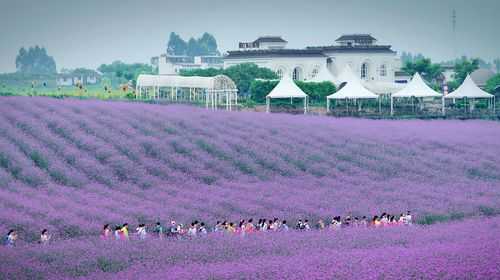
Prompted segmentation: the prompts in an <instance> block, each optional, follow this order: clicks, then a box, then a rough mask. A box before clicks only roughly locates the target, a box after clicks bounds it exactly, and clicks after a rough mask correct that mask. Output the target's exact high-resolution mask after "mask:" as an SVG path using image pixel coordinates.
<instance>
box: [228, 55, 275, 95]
mask: <svg viewBox="0 0 500 280" xmlns="http://www.w3.org/2000/svg"><path fill="white" fill-rule="evenodd" d="M223 73H224V75H226V76H228V77H229V78H231V79H232V80H233V81H234V82H235V83H236V85H237V87H238V90H239V92H240V94H243V95H248V94H249V93H250V84H251V82H252V81H253V80H255V79H277V78H278V76H277V75H276V73H274V72H273V71H272V70H271V69H269V68H262V67H259V66H257V65H256V64H254V63H242V64H237V65H233V66H231V67H228V68H226V69H224V71H223Z"/></svg>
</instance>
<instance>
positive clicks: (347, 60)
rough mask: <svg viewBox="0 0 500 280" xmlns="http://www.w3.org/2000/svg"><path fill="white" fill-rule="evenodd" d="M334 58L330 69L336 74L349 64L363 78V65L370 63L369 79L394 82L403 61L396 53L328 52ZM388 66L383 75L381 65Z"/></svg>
mask: <svg viewBox="0 0 500 280" xmlns="http://www.w3.org/2000/svg"><path fill="white" fill-rule="evenodd" d="M325 54H327V55H328V56H330V58H331V59H332V64H331V66H330V70H331V71H332V73H333V74H334V75H338V74H339V72H340V71H342V69H344V67H345V65H346V64H348V65H349V66H350V67H351V69H352V70H353V71H354V72H355V73H356V74H357V75H358V77H360V78H361V65H362V64H363V63H367V64H368V77H367V81H376V82H377V81H380V82H394V72H395V71H397V70H399V69H400V67H401V62H400V60H399V59H398V58H397V55H396V54H387V53H328V52H325ZM381 65H385V66H386V75H385V76H381V75H380V74H381V73H380V67H381Z"/></svg>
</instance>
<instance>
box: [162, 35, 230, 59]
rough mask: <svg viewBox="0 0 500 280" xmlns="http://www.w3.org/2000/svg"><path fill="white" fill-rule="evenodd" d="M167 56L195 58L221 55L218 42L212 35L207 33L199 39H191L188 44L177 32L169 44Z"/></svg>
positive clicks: (171, 37) (171, 36)
mask: <svg viewBox="0 0 500 280" xmlns="http://www.w3.org/2000/svg"><path fill="white" fill-rule="evenodd" d="M167 54H169V55H187V56H191V57H193V56H203V55H219V54H220V53H219V51H218V50H217V40H216V39H215V37H214V36H213V35H212V34H210V33H207V32H205V33H203V35H202V36H201V37H200V38H198V39H196V38H193V37H191V38H190V39H189V40H188V41H187V42H186V41H184V40H183V39H182V38H181V37H180V36H179V35H177V34H176V33H175V32H172V33H170V37H169V40H168V43H167Z"/></svg>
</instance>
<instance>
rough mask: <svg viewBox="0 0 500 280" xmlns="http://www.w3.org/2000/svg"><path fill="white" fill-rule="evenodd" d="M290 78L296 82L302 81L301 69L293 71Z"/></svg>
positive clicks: (297, 68) (296, 68)
mask: <svg viewBox="0 0 500 280" xmlns="http://www.w3.org/2000/svg"><path fill="white" fill-rule="evenodd" d="M292 78H293V79H294V80H296V81H302V69H301V68H300V67H295V69H293V75H292Z"/></svg>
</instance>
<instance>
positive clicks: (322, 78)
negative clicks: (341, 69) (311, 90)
mask: <svg viewBox="0 0 500 280" xmlns="http://www.w3.org/2000/svg"><path fill="white" fill-rule="evenodd" d="M335 81H336V79H335V77H334V76H333V75H332V73H331V72H330V70H328V68H327V67H326V64H325V65H323V67H322V68H321V69H320V70H319V72H318V74H316V76H314V77H313V78H312V79H310V80H307V81H306V82H312V83H322V82H331V83H335Z"/></svg>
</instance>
